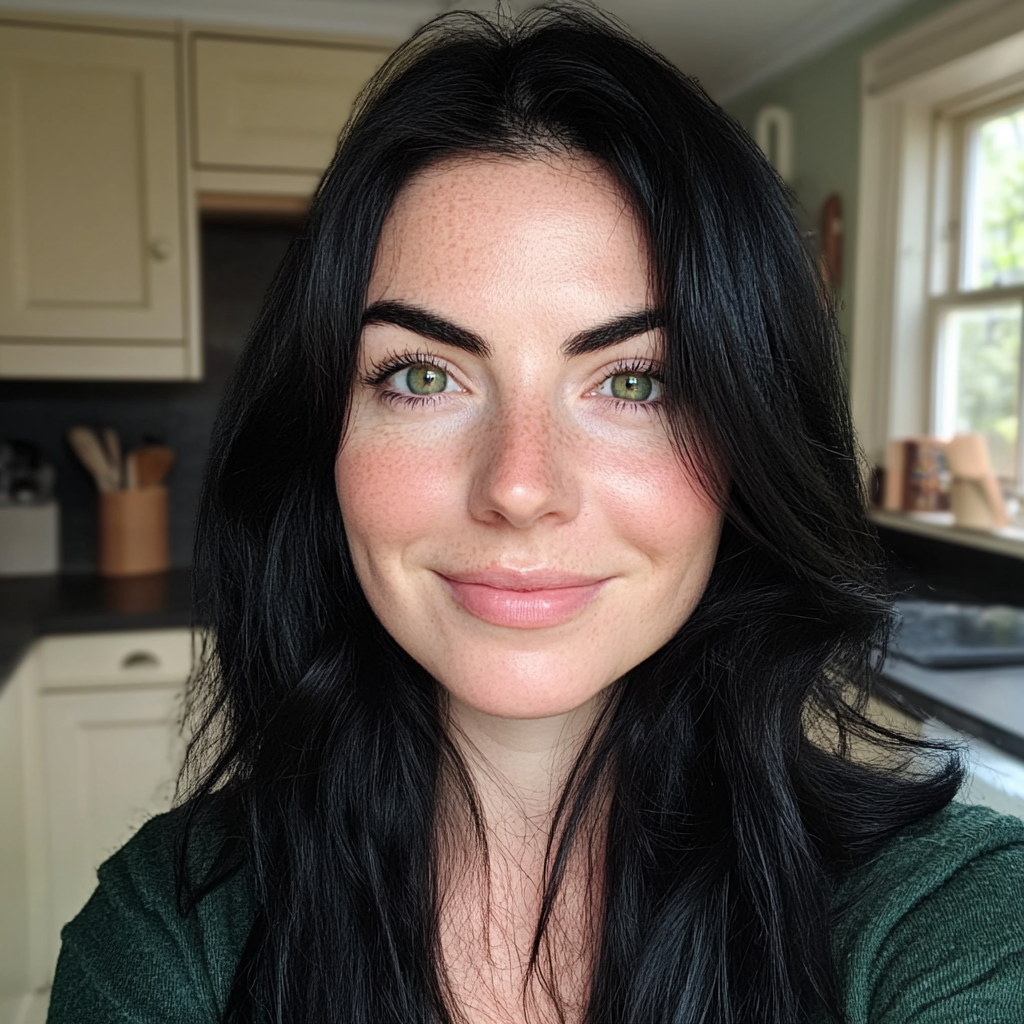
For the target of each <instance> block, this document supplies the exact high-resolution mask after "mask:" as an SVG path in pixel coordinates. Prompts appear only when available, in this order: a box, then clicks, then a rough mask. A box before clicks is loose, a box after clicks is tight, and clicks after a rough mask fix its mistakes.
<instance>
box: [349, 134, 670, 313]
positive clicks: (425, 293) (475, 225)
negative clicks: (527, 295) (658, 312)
mask: <svg viewBox="0 0 1024 1024" xmlns="http://www.w3.org/2000/svg"><path fill="white" fill-rule="evenodd" d="M649 280H650V270H649V260H648V254H647V246H646V243H645V240H644V237H643V232H642V231H641V229H640V227H639V223H638V220H637V218H636V215H635V214H634V212H633V209H632V207H631V205H630V204H629V202H628V201H627V199H626V198H625V197H624V195H623V193H622V190H621V189H620V188H619V186H618V185H617V183H616V182H615V180H614V179H613V178H612V176H611V175H610V174H609V173H608V172H607V171H606V170H605V169H604V168H603V167H602V166H601V165H600V164H599V163H598V162H597V161H595V160H593V159H592V158H588V157H584V156H575V155H564V156H563V155H553V154H544V155H543V156H541V157H537V158H521V159H519V158H509V157H472V158H459V159H453V160H449V161H445V162H443V163H441V164H438V165H436V166H433V167H431V168H429V169H428V170H425V171H423V172H421V173H420V174H418V175H416V176H415V177H414V178H412V179H411V180H410V181H409V182H408V183H407V184H406V185H405V187H404V188H403V189H402V191H401V192H400V193H399V195H398V197H397V199H396V200H395V203H394V205H393V206H392V209H391V211H390V213H389V215H388V217H387V219H386V221H385V224H384V227H383V230H382V232H381V238H380V242H379V244H378V249H377V256H376V261H375V266H374V273H373V279H372V280H371V285H370V294H369V295H368V302H375V301H379V300H380V299H381V298H405V299H418V300H420V301H426V300H429V299H431V298H438V299H445V300H446V301H451V300H452V298H453V296H456V295H459V294H462V295H465V296H467V297H470V296H473V295H478V296H479V295H480V294H482V293H485V292H486V293H491V294H494V293H498V292H502V291H504V292H508V291H509V290H519V291H523V290H528V291H530V292H531V293H532V294H533V295H534V296H535V297H536V299H537V300H538V301H545V300H553V299H557V298H559V297H561V298H563V299H564V298H566V297H567V296H569V295H570V294H571V293H573V292H576V293H580V292H582V291H587V290H590V291H600V292H604V293H609V292H619V293H622V294H623V295H625V294H627V293H628V294H629V295H630V301H633V302H639V303H641V304H642V303H643V302H644V301H645V299H646V295H647V292H648V290H649ZM400 293H408V294H400ZM638 295H639V298H637V296H638Z"/></svg>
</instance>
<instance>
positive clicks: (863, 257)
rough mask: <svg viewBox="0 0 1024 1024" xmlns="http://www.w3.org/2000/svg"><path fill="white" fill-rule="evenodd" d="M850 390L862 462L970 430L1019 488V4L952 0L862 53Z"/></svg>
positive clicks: (1023, 78)
mask: <svg viewBox="0 0 1024 1024" xmlns="http://www.w3.org/2000/svg"><path fill="white" fill-rule="evenodd" d="M852 240H853V243H854V245H855V253H854V255H855V262H854V273H853V275H852V282H851V285H852V287H851V289H850V290H852V292H853V295H852V300H853V303H852V304H853V310H852V312H853V337H852V339H851V342H850V382H851V402H852V406H853V416H854V423H855V424H856V427H857V432H858V434H859V436H860V440H861V444H862V446H863V449H864V451H865V454H866V456H867V459H868V460H869V461H870V462H871V463H874V464H876V465H884V464H885V461H886V457H887V451H888V445H889V442H890V441H891V440H893V439H896V438H911V437H919V436H921V435H927V434H940V435H945V436H948V435H950V434H952V433H955V432H956V431H958V430H977V431H979V432H981V433H983V434H984V435H985V436H986V437H987V438H988V440H989V447H990V451H991V454H992V457H993V461H994V464H995V469H996V471H997V473H998V474H999V475H1000V476H1001V477H1002V478H1003V481H1004V484H1005V485H1007V486H1010V487H1015V488H1017V489H1018V490H1020V491H1024V429H1021V426H1022V417H1021V406H1022V403H1024V386H1022V374H1021V368H1020V363H1021V359H1022V357H1024V352H1022V348H1024V346H1022V344H1021V320H1022V316H1024V3H1021V2H1020V0H961V2H959V3H952V4H949V5H948V6H946V7H944V8H943V9H941V10H940V11H938V12H937V13H935V14H933V15H932V16H931V17H929V18H926V19H925V20H923V21H920V22H918V23H916V24H915V25H912V26H911V27H910V28H908V29H906V30H905V31H903V32H902V33H900V34H898V35H895V36H892V37H890V38H889V39H886V40H884V41H883V42H881V43H879V44H878V45H877V46H875V47H873V48H872V49H871V50H869V51H867V52H866V53H865V54H864V55H863V60H862V66H861V118H860V161H859V187H858V194H857V222H856V232H855V234H854V236H853V239H852Z"/></svg>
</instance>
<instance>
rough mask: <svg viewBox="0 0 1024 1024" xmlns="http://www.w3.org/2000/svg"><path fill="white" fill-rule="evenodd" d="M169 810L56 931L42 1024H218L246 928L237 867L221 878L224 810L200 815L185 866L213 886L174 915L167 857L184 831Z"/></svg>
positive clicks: (242, 878) (117, 857) (114, 860)
mask: <svg viewBox="0 0 1024 1024" xmlns="http://www.w3.org/2000/svg"><path fill="white" fill-rule="evenodd" d="M185 813H186V812H185V811H184V810H183V809H177V810H174V811H170V812H168V813H167V814H162V815H159V816H157V817H155V818H153V819H151V820H150V821H148V822H147V823H146V824H145V825H143V827H142V828H141V829H140V830H139V831H138V832H137V833H136V834H135V836H134V837H133V838H132V839H131V840H129V842H128V843H126V844H125V846H123V847H122V848H121V849H120V850H119V851H118V852H117V853H115V854H114V855H113V856H112V857H111V858H110V859H109V860H107V861H105V862H104V863H103V864H102V865H101V866H100V868H99V871H98V876H99V885H98V886H97V888H96V890H95V892H94V893H93V895H92V897H91V898H90V900H89V902H88V903H87V904H86V905H85V907H84V908H83V909H82V911H81V913H80V914H79V915H78V916H77V917H76V918H75V919H74V920H73V921H71V922H70V924H68V925H66V926H65V928H64V930H63V932H62V933H61V939H62V942H61V953H60V959H59V960H58V963H57V970H56V974H55V977H54V984H53V991H52V995H51V999H50V1015H49V1018H48V1020H49V1022H50V1024H63V1022H69V1024H70V1022H72V1021H73V1022H75V1024H91V1022H92V1021H96V1022H99V1021H111V1020H132V1021H138V1022H143V1021H145V1022H149V1021H153V1022H155V1021H166V1020H189V1021H196V1022H202V1021H210V1022H213V1021H217V1020H219V1019H220V1016H221V1012H222V1010H223V1007H224V1003H225V1000H226V998H227V993H228V992H229V990H230V987H231V981H232V978H233V977H234V971H235V965H236V964H237V962H238V958H239V956H240V955H241V950H242V948H243V946H244V944H245V940H246V937H247V935H248V931H249V926H250V923H251V920H252V898H251V894H250V886H249V879H248V872H247V871H246V870H245V869H244V866H243V867H241V868H239V867H235V868H234V869H232V868H231V867H230V866H229V867H227V868H226V869H225V870H223V871H221V870H219V867H218V857H219V855H220V854H221V851H223V850H224V848H225V841H226V840H230V831H231V829H230V818H229V817H228V815H227V814H226V808H225V807H224V805H223V802H222V803H221V805H219V806H217V805H215V807H214V808H213V809H210V810H207V811H206V812H204V816H203V818H202V819H201V820H200V821H199V822H198V824H197V827H196V829H195V830H194V837H195V838H194V842H193V843H192V844H191V845H190V856H189V863H190V868H191V869H192V871H193V874H194V875H195V877H197V878H198V879H200V880H202V879H203V878H204V877H206V876H208V875H210V873H211V871H212V872H213V877H216V878H217V879H218V884H215V885H213V886H211V888H210V891H209V892H208V893H207V894H206V895H204V897H203V898H202V899H201V900H200V901H199V902H198V905H197V906H195V907H194V908H192V909H191V910H189V911H188V912H186V913H184V914H183V913H181V912H180V910H179V905H178V899H177V893H176V887H175V857H176V851H177V849H178V843H179V841H180V837H181V835H182V830H183V827H184V824H185Z"/></svg>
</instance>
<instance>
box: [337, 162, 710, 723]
mask: <svg viewBox="0 0 1024 1024" xmlns="http://www.w3.org/2000/svg"><path fill="white" fill-rule="evenodd" d="M649 279H650V273H649V265H648V258H647V252H646V247H645V245H644V241H643V237H642V233H641V232H640V230H639V228H638V225H637V222H636V219H635V217H634V216H633V214H632V212H631V210H630V208H629V206H628V204H626V203H625V202H624V201H623V199H622V197H621V194H620V192H619V190H618V189H617V188H616V186H615V183H614V182H613V181H612V180H611V179H610V178H609V176H608V175H607V173H606V172H605V171H604V170H603V169H602V168H601V167H600V166H599V165H597V164H595V163H593V162H591V161H588V160H584V159H582V158H576V159H569V158H558V159H555V158H550V159H548V160H545V161H541V160H511V159H503V158H501V159H499V158H494V159H491V160H486V161H485V160H460V161H452V162H450V163H447V164H444V165H442V166H440V167H438V168H434V169H432V170H430V171H428V172H425V173H423V174H421V175H420V176H418V177H417V178H415V179H413V180H412V181H411V182H410V183H408V184H407V186H406V187H405V189H404V190H403V192H402V194H401V195H400V196H399V198H398V200H397V201H396V203H395V205H394V207H393V209H392V211H391V213H390V215H389V218H388V221H387V223H386V225H385V229H384V231H383V232H382V235H381V239H380V243H379V247H378V252H377V258H376V264H375V270H374V274H373V277H372V280H371V283H370V288H369V293H368V297H367V309H368V314H367V316H368V320H367V325H366V327H365V329H364V333H363V338H362V343H361V350H360V380H359V381H358V382H356V384H355V386H354V389H353V394H352V400H351V408H350V415H349V423H348V428H347V430H346V434H345V437H344V439H343V443H342V445H341V450H340V453H339V456H338V460H337V467H336V477H337V489H338V498H339V502H340V505H341V511H342V517H343V520H344V524H345V530H346V535H347V539H348V542H349V548H350V550H351V552H352V557H353V561H354V564H355V568H356V572H357V574H358V577H359V580H360V583H361V585H362V586H363V589H364V591H365V593H366V596H367V598H368V600H369V602H370V604H371V606H372V607H373V609H374V611H375V613H376V614H377V616H378V617H379V618H380V620H381V622H382V623H383V624H384V626H385V627H386V628H387V629H388V631H389V632H390V633H391V634H392V636H394V637H395V639H396V640H397V641H398V642H399V643H400V644H401V645H402V646H403V647H404V648H405V650H406V651H407V652H408V653H409V654H410V655H411V656H412V657H413V658H415V659H416V660H417V661H419V662H420V664H422V665H423V666H424V667H425V668H426V669H427V670H428V671H430V672H431V673H432V674H433V675H434V676H435V678H437V679H438V680H439V681H440V682H441V683H442V684H443V685H444V686H445V687H446V688H447V689H448V690H449V692H450V693H451V694H452V696H453V697H454V698H456V699H457V700H458V701H462V702H465V703H466V704H468V705H469V706H471V707H473V708H474V709H476V710H477V711H479V712H483V713H487V714H494V715H500V716H503V717H513V718H537V717H545V716H549V715H555V714H560V713H564V712H566V711H569V710H573V709H574V708H577V707H580V706H582V705H583V704H585V703H586V702H587V701H589V700H590V699H592V698H593V697H594V696H595V695H596V694H598V693H599V692H600V691H601V690H603V689H604V688H605V687H607V686H608V685H609V684H610V683H612V682H614V681H615V680H616V679H618V678H619V677H620V676H621V675H622V674H623V673H625V672H627V671H628V670H629V669H630V668H632V667H633V666H635V665H636V664H638V663H639V662H640V661H642V660H643V659H644V658H646V657H648V656H650V655H651V654H653V653H654V652H655V651H656V650H657V649H658V648H659V647H660V646H661V645H662V644H664V643H665V642H666V641H667V640H668V639H669V638H670V637H671V636H672V635H673V634H674V633H675V631H676V630H677V629H678V628H679V626H680V625H681V624H682V622H683V621H685V619H686V617H687V616H688V615H689V614H690V612H691V611H692V609H693V607H694V605H695V604H696V602H697V600H699V598H700V595H701V593H702V592H703V589H704V587H705V585H706V582H707V578H708V575H709V574H710V571H711V566H712V564H713V561H714V556H715V551H716V549H717V543H718V536H719V532H720V528H721V514H720V512H719V510H718V509H717V508H716V507H715V506H714V504H713V502H711V501H710V499H709V498H708V497H707V496H706V495H705V494H704V492H703V491H702V490H701V488H700V487H699V486H698V485H697V484H696V482H695V481H694V480H693V479H692V476H691V474H690V473H689V472H688V471H687V470H686V469H685V468H684V465H683V463H682V461H681V460H680V458H679V456H678V454H677V452H676V449H675V447H674V445H673V443H672V440H671V438H670V436H669V431H668V429H667V426H666V423H665V420H664V416H663V415H662V413H661V407H660V399H661V395H660V391H659V389H660V387H661V385H660V380H659V377H658V373H659V360H660V358H661V336H660V332H659V331H658V330H657V327H656V319H657V310H656V308H655V303H654V301H653V299H652V296H651V293H650V287H649Z"/></svg>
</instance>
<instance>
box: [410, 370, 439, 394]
mask: <svg viewBox="0 0 1024 1024" xmlns="http://www.w3.org/2000/svg"><path fill="white" fill-rule="evenodd" d="M405 385H406V387H407V388H408V389H409V391H410V392H411V393H412V394H414V395H439V394H440V393H441V392H442V391H444V390H445V388H447V387H448V374H447V373H445V372H444V370H442V369H441V367H439V366H430V365H428V364H426V363H420V364H419V365H418V366H410V367H409V369H408V370H406V371H405Z"/></svg>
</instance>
